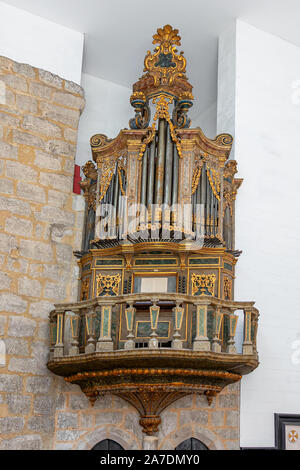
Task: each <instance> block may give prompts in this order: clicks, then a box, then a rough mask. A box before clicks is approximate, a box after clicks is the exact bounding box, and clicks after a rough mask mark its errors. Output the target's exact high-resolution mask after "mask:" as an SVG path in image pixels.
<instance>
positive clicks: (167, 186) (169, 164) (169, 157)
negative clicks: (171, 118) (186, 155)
mask: <svg viewBox="0 0 300 470" xmlns="http://www.w3.org/2000/svg"><path fill="white" fill-rule="evenodd" d="M166 131H167V132H166V133H167V137H166V163H165V181H164V203H165V204H168V205H170V204H171V200H172V176H173V175H172V171H173V157H174V145H173V142H172V138H171V133H170V132H169V126H166Z"/></svg>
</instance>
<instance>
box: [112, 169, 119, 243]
mask: <svg viewBox="0 0 300 470" xmlns="http://www.w3.org/2000/svg"><path fill="white" fill-rule="evenodd" d="M119 192H120V190H119V175H118V167H117V165H116V170H115V184H114V198H113V206H114V210H115V220H114V227H113V235H114V237H116V236H117V220H118V205H119Z"/></svg>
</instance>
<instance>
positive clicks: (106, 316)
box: [96, 303, 115, 351]
mask: <svg viewBox="0 0 300 470" xmlns="http://www.w3.org/2000/svg"><path fill="white" fill-rule="evenodd" d="M113 305H115V304H109V303H108V304H106V305H102V306H101V322H100V335H99V338H98V341H97V346H96V351H113V349H114V345H113V341H112V337H111V318H112V309H113Z"/></svg>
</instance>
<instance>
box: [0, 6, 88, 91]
mask: <svg viewBox="0 0 300 470" xmlns="http://www.w3.org/2000/svg"><path fill="white" fill-rule="evenodd" d="M83 41H84V36H83V34H82V33H80V32H78V31H74V30H72V29H69V28H66V27H64V26H61V25H58V24H56V23H53V22H51V21H48V20H45V19H44V18H41V17H39V16H36V15H32V14H31V13H27V12H26V11H24V10H21V9H19V8H14V7H11V6H9V5H7V4H6V3H3V2H0V55H2V56H5V57H9V58H10V59H13V60H15V61H17V62H21V63H26V64H30V65H32V66H34V67H37V68H41V69H44V70H48V71H49V72H52V73H54V74H56V75H59V76H60V77H62V78H64V79H66V80H71V81H73V82H75V83H79V84H80V81H81V69H82V54H83Z"/></svg>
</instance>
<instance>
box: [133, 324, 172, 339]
mask: <svg viewBox="0 0 300 470" xmlns="http://www.w3.org/2000/svg"><path fill="white" fill-rule="evenodd" d="M151 333H152V330H151V323H150V322H149V321H140V322H138V326H137V338H150V335H151ZM156 333H157V336H158V337H159V338H168V337H169V322H166V321H159V322H158V325H157V330H156Z"/></svg>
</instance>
